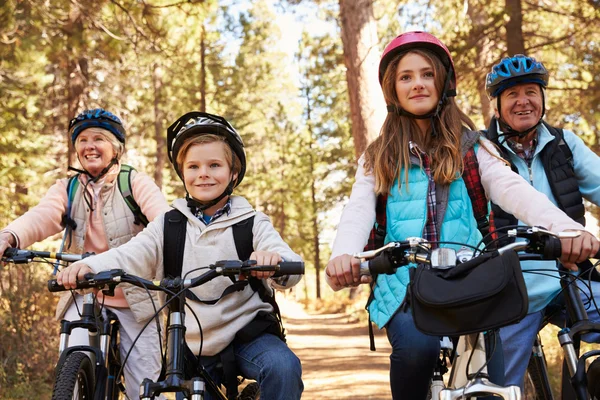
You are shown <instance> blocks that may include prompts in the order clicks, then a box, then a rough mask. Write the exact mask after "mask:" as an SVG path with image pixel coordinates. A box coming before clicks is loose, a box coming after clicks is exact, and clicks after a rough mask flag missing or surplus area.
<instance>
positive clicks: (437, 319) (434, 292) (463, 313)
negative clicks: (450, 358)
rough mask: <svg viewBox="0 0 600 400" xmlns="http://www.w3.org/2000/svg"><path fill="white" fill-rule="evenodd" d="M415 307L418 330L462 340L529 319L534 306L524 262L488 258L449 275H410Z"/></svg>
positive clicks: (509, 256) (433, 271) (422, 269)
mask: <svg viewBox="0 0 600 400" xmlns="http://www.w3.org/2000/svg"><path fill="white" fill-rule="evenodd" d="M407 295H408V296H409V297H408V299H409V302H410V307H411V309H412V315H413V319H414V321H415V325H416V327H417V329H418V330H419V331H421V332H423V333H425V334H428V335H435V336H460V335H466V334H470V333H475V332H483V331H487V330H491V329H496V328H500V327H503V326H506V325H510V324H513V323H515V322H518V321H520V320H521V319H523V318H524V317H525V315H527V310H528V308H529V300H528V297H527V288H526V287H525V281H524V279H523V272H522V271H521V265H520V262H519V256H518V255H517V253H515V252H514V251H508V252H506V253H503V254H502V255H498V253H497V252H493V253H489V254H486V255H483V256H480V257H477V258H476V259H473V260H471V261H468V262H465V263H462V264H459V265H457V266H456V267H453V268H449V269H437V268H431V267H430V266H425V265H420V266H419V267H417V268H411V269H410V285H409V292H408V294H407Z"/></svg>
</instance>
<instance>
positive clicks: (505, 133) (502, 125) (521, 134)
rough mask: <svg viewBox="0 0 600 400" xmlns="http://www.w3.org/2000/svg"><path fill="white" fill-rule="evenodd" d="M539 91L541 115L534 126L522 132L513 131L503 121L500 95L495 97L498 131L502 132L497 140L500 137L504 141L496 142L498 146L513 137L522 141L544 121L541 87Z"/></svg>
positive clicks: (544, 112)
mask: <svg viewBox="0 0 600 400" xmlns="http://www.w3.org/2000/svg"><path fill="white" fill-rule="evenodd" d="M540 89H541V91H542V115H540V119H539V120H538V122H537V123H536V124H535V125H533V126H532V127H531V128H528V129H525V130H524V131H517V130H516V129H513V127H512V126H510V125H509V124H508V123H507V122H506V121H505V120H504V118H502V108H501V101H500V95H501V93H499V94H498V97H496V105H497V106H498V114H500V117H499V118H498V123H499V124H500V129H501V130H502V133H500V134H498V138H499V139H500V137H501V136H502V138H503V139H504V140H503V141H502V142H500V140H498V142H499V143H500V144H503V143H506V140H508V139H510V138H512V137H515V136H518V137H519V138H520V139H522V138H524V137H525V136H527V135H529V134H530V133H531V132H533V131H535V130H536V129H537V128H538V126H540V124H541V123H542V120H543V119H544V115H545V114H546V97H545V96H544V90H543V88H542V87H541V85H540Z"/></svg>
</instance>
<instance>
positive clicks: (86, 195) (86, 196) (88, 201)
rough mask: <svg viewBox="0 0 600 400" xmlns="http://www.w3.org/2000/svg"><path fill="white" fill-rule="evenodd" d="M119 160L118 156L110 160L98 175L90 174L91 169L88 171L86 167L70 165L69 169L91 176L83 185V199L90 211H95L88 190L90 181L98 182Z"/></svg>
mask: <svg viewBox="0 0 600 400" xmlns="http://www.w3.org/2000/svg"><path fill="white" fill-rule="evenodd" d="M118 162H119V160H117V158H116V157H114V158H113V159H112V160H110V162H109V163H108V165H107V166H106V167H104V169H103V170H102V171H100V173H99V174H98V175H96V176H94V175H92V174H90V173H89V171H87V170H85V169H78V168H75V167H71V166H69V168H68V169H69V170H70V171H75V172H78V173H80V174H84V175H87V176H88V177H89V178H90V179H88V181H87V182H86V183H85V185H84V186H83V199H84V200H85V203H86V204H87V206H88V208H89V209H90V211H94V207H92V195H91V193H90V192H89V191H88V190H87V187H88V185H89V184H90V183H96V182H98V181H99V180H100V178H102V177H103V176H104V175H106V174H107V173H108V171H110V169H111V168H112V166H113V165H115V164H116V163H118Z"/></svg>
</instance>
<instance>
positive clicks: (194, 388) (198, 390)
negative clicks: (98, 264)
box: [48, 260, 304, 400]
mask: <svg viewBox="0 0 600 400" xmlns="http://www.w3.org/2000/svg"><path fill="white" fill-rule="evenodd" d="M207 268H209V271H208V272H206V273H204V274H202V275H200V276H198V277H195V278H192V279H182V278H180V277H177V278H174V279H169V278H164V279H162V280H161V281H149V280H146V279H142V278H140V277H137V276H134V275H130V274H127V273H126V272H124V271H123V270H119V269H113V270H108V271H103V272H100V273H98V274H86V276H85V279H84V280H82V281H78V282H77V288H78V289H89V288H96V289H101V288H105V287H107V288H108V289H109V290H114V288H115V287H116V286H117V285H118V284H120V283H129V284H132V285H135V286H138V287H141V288H145V289H147V290H157V291H163V292H165V293H166V294H167V295H168V296H169V299H168V300H167V301H166V303H165V305H164V306H162V307H161V308H160V309H159V310H158V312H160V311H161V310H162V309H164V308H167V309H168V312H169V319H168V325H167V329H166V332H167V338H166V343H167V346H166V356H165V357H163V371H164V379H162V380H158V381H157V382H154V381H152V380H151V379H148V378H146V379H145V380H144V381H143V382H142V384H141V385H140V399H141V400H150V399H154V398H155V396H157V395H159V394H162V393H179V394H182V395H183V396H184V397H185V398H186V399H190V400H203V399H204V394H205V393H209V394H210V395H211V396H213V398H215V399H218V400H228V399H230V397H227V395H226V394H225V393H223V391H222V390H221V388H220V387H219V386H218V385H217V384H216V383H215V381H214V380H213V379H212V378H211V376H210V375H209V374H208V373H207V371H206V370H205V369H204V367H203V366H202V364H201V363H200V357H197V360H196V361H197V362H196V365H193V366H190V365H189V363H188V365H186V363H185V360H184V354H185V349H186V343H185V307H186V296H185V292H186V291H187V290H188V289H191V288H194V287H197V286H200V285H203V284H204V283H207V282H209V281H210V280H212V279H214V278H216V277H218V276H229V277H234V276H236V275H240V274H249V273H250V272H251V271H275V275H274V276H280V275H300V274H304V263H303V262H300V261H299V262H289V261H288V262H280V263H279V264H278V265H266V266H265V265H256V262H255V261H252V260H250V261H244V262H242V261H238V260H223V261H218V262H216V263H215V264H211V265H209V266H208V267H207ZM48 289H49V290H50V291H51V292H59V291H64V290H65V288H64V287H63V286H61V285H58V283H57V282H56V280H50V281H48ZM196 319H197V317H196ZM197 321H198V323H199V320H198V319H197ZM186 368H187V369H186ZM190 369H192V370H191V371H190ZM186 376H190V377H189V378H186ZM256 387H257V386H256V385H253V386H251V387H250V389H249V390H247V389H245V390H246V391H242V393H241V394H240V395H239V396H238V398H239V399H243V398H246V399H247V398H257V397H256V396H257V394H256V393H255V391H256ZM248 392H253V393H251V394H249V393H248ZM248 396H254V397H248Z"/></svg>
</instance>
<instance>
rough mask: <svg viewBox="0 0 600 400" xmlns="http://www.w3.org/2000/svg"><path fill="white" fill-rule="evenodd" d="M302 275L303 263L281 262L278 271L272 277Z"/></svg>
mask: <svg viewBox="0 0 600 400" xmlns="http://www.w3.org/2000/svg"><path fill="white" fill-rule="evenodd" d="M281 275H304V262H303V261H283V262H280V263H279V271H277V272H276V273H275V275H273V276H281Z"/></svg>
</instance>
